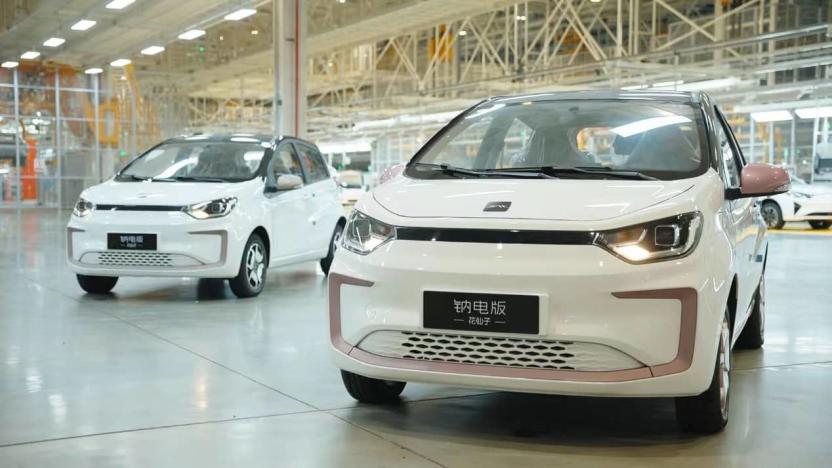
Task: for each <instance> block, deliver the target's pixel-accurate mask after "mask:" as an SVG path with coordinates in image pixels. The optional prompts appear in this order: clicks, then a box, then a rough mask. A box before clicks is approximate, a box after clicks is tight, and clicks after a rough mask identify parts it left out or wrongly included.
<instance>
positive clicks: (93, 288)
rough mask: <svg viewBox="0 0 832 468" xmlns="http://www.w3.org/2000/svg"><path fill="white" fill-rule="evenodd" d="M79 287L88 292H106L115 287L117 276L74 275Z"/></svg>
mask: <svg viewBox="0 0 832 468" xmlns="http://www.w3.org/2000/svg"><path fill="white" fill-rule="evenodd" d="M75 276H76V277H77V278H78V285H79V286H81V289H83V290H84V291H86V292H88V293H90V294H107V293H109V292H110V291H112V289H113V288H114V287H115V285H116V283H117V282H118V276H87V275H75Z"/></svg>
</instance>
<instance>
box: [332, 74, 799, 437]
mask: <svg viewBox="0 0 832 468" xmlns="http://www.w3.org/2000/svg"><path fill="white" fill-rule="evenodd" d="M383 179H387V180H386V181H385V180H383V181H382V183H381V184H380V185H379V186H378V187H376V189H375V190H373V191H372V192H371V193H370V194H369V195H368V196H366V197H363V198H362V199H361V200H360V201H359V202H358V204H357V205H356V207H355V210H354V211H353V212H352V214H351V215H350V219H349V221H348V222H347V226H346V228H345V230H344V235H343V236H342V243H341V248H339V249H338V251H337V254H336V256H335V262H334V263H333V265H332V272H331V274H330V277H329V318H330V338H331V343H332V351H333V356H334V359H335V363H336V365H337V366H338V367H339V368H340V369H341V370H342V371H341V375H342V379H343V382H344V385H345V387H346V389H347V391H348V392H349V393H350V395H352V396H353V397H354V398H355V399H357V400H358V401H361V402H366V403H378V402H384V401H390V400H393V399H396V398H398V395H399V394H400V393H401V392H402V390H403V389H404V387H405V383H406V382H411V381H412V382H427V383H436V384H444V385H453V386H468V387H475V388H485V389H494V390H504V391H516V392H529V393H552V394H568V395H586V396H630V397H646V396H654V397H676V415H677V418H678V420H679V422H680V424H681V425H682V427H683V428H685V429H687V430H693V431H701V432H715V431H719V430H721V429H722V428H723V427H724V426H725V424H726V423H727V421H728V408H729V401H730V399H729V397H730V389H731V388H732V385H731V348H732V347H733V346H734V345H736V346H737V347H745V348H759V347H760V346H762V344H763V330H764V323H765V320H764V305H765V300H764V297H765V287H764V284H765V281H764V270H765V265H766V259H767V254H768V242H767V237H766V227H765V224H764V223H763V220H762V218H761V217H760V214H759V211H758V210H757V206H756V204H755V200H754V197H758V196H768V195H773V194H776V193H781V192H783V191H786V190H788V186H789V179H788V175H787V174H786V172H785V171H784V170H783V169H780V168H776V167H772V166H767V165H764V164H746V162H745V160H744V158H743V156H742V153H741V152H740V149H739V147H738V145H737V141H736V139H735V138H734V135H733V133H732V131H731V129H730V127H729V125H728V123H727V121H726V120H725V117H724V116H723V115H722V113H721V112H720V111H719V109H718V108H717V107H716V106H715V105H714V104H713V103H712V102H711V101H710V99H709V98H708V97H707V95H705V94H691V93H678V92H659V91H652V90H651V91H650V92H631V93H615V92H585V93H553V94H542V95H526V96H518V97H506V98H495V99H491V100H488V101H485V102H483V103H480V104H478V105H476V106H474V107H472V108H471V109H469V110H467V111H465V112H464V113H462V114H461V115H460V116H458V117H457V118H455V119H454V120H452V121H451V122H450V123H449V124H448V125H447V126H446V127H445V128H443V129H442V130H441V131H440V132H439V133H438V134H437V135H436V136H434V137H433V138H432V139H431V140H430V141H429V142H428V143H427V144H426V145H425V146H424V147H423V148H422V149H421V150H419V152H418V153H417V154H416V155H415V156H414V157H413V159H412V160H411V161H410V163H408V165H407V168H406V169H405V170H404V172H403V173H400V172H397V171H393V170H390V171H388V176H386V177H384V178H383Z"/></svg>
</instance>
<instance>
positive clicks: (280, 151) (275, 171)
mask: <svg viewBox="0 0 832 468" xmlns="http://www.w3.org/2000/svg"><path fill="white" fill-rule="evenodd" d="M286 174H291V175H296V176H298V177H300V178H303V171H302V170H301V168H300V163H299V162H298V158H297V156H296V155H295V150H294V149H293V148H292V145H288V144H284V145H280V146H279V147H278V148H277V152H276V153H275V155H274V157H273V158H272V167H271V176H272V179H275V180H276V179H277V176H280V175H286Z"/></svg>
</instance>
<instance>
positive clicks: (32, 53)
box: [20, 50, 40, 60]
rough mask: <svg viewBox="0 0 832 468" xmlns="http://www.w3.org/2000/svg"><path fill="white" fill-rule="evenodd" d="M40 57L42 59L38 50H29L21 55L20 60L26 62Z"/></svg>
mask: <svg viewBox="0 0 832 468" xmlns="http://www.w3.org/2000/svg"><path fill="white" fill-rule="evenodd" d="M38 57H40V52H38V51H36V50H29V51H26V52H23V53H22V54H20V58H22V59H24V60H34V59H36V58H38Z"/></svg>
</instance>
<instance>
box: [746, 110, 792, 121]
mask: <svg viewBox="0 0 832 468" xmlns="http://www.w3.org/2000/svg"><path fill="white" fill-rule="evenodd" d="M751 118H752V119H754V121H755V122H782V121H784V120H792V113H791V112H789V111H787V110H774V111H762V112H752V113H751Z"/></svg>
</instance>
